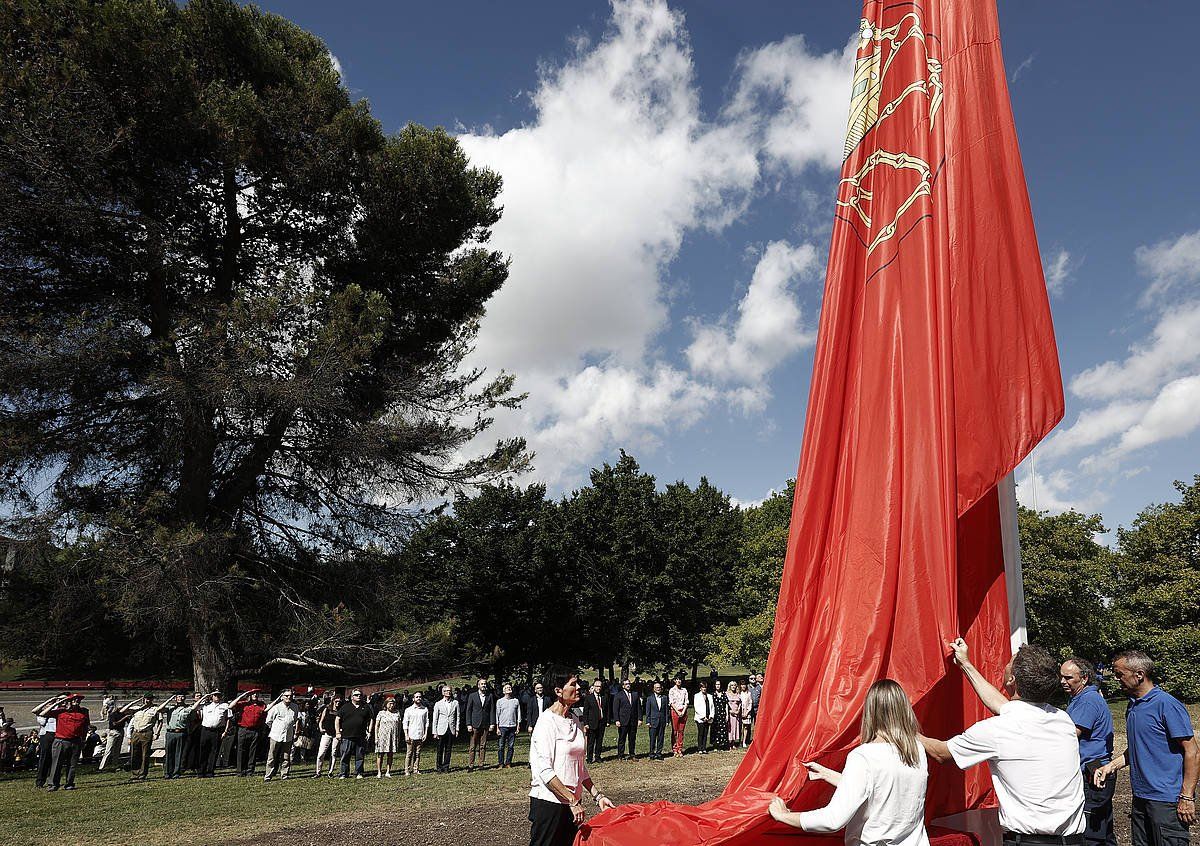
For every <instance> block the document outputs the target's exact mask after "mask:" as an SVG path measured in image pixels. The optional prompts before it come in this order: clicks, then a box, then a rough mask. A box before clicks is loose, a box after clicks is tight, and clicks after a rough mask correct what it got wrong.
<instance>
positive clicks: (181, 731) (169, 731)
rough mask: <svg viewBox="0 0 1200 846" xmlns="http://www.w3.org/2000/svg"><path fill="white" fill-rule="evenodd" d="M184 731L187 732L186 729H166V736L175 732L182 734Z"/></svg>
mask: <svg viewBox="0 0 1200 846" xmlns="http://www.w3.org/2000/svg"><path fill="white" fill-rule="evenodd" d="M185 731H187V729H167V733H168V734H175V733H177V732H178V733H180V734H182V733H183V732H185Z"/></svg>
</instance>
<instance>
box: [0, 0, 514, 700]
mask: <svg viewBox="0 0 1200 846" xmlns="http://www.w3.org/2000/svg"><path fill="white" fill-rule="evenodd" d="M499 190H500V179H499V177H498V176H497V175H496V174H495V173H492V172H490V171H487V170H484V169H479V168H474V167H471V166H470V164H469V162H468V161H467V159H466V157H465V155H464V154H463V152H462V150H461V149H460V148H459V146H458V144H457V142H456V141H455V140H454V139H453V138H452V137H450V136H449V135H447V134H446V133H445V132H443V131H441V130H428V129H424V128H421V127H419V126H412V125H410V126H408V127H406V128H405V129H403V130H401V131H400V132H399V133H398V134H396V135H393V136H388V135H385V134H384V133H383V132H382V130H381V128H380V125H379V123H378V122H377V121H376V120H375V119H374V118H373V117H372V116H371V114H370V111H369V109H368V106H367V104H366V102H365V101H361V100H360V101H358V102H352V101H351V100H350V98H349V96H348V94H347V92H346V89H345V88H344V87H343V86H342V84H341V81H340V79H339V77H338V74H337V72H336V71H335V70H334V68H333V66H332V63H331V58H330V55H329V52H328V50H327V49H326V48H325V46H324V45H323V44H322V43H321V41H320V40H319V39H317V38H316V37H314V36H312V35H310V34H309V33H307V32H305V31H303V30H301V29H300V28H298V27H296V26H295V25H293V24H292V23H290V22H288V21H287V20H284V19H282V18H279V17H276V16H273V15H268V14H264V13H263V12H261V11H259V10H257V9H256V8H254V7H252V6H245V7H243V6H239V5H238V4H237V3H235V2H232V0H194V2H191V3H189V4H188V5H186V6H184V7H179V6H177V5H176V4H175V3H173V2H171V0H108V2H91V0H14V2H10V3H5V4H3V5H2V6H0V424H2V428H0V474H2V475H0V497H2V498H3V509H2V510H0V519H3V523H4V525H3V526H0V529H3V530H4V531H6V532H7V533H9V534H12V535H14V536H19V537H35V536H36V537H40V538H42V539H44V540H45V541H46V542H47V543H48V544H55V543H57V544H59V545H62V544H72V545H74V546H79V547H80V548H81V549H83V550H84V554H81V555H78V556H74V558H73V560H75V561H77V562H78V564H77V566H81V567H87V568H89V569H90V571H91V572H93V573H94V574H95V579H96V584H97V590H98V591H100V592H101V596H99V597H98V599H99V600H101V601H104V602H106V603H108V604H109V605H110V607H112V608H114V609H118V610H119V612H120V615H121V618H122V619H124V620H125V621H127V622H128V624H129V625H130V626H131V630H136V631H147V630H149V631H154V632H156V633H157V635H156V636H159V637H178V638H179V639H180V640H181V641H182V642H184V643H186V646H187V648H188V649H189V650H190V653H191V655H192V660H193V670H194V675H195V682H196V684H197V685H198V686H199V687H201V688H205V689H208V688H211V687H215V686H217V685H219V684H221V683H225V682H227V681H228V680H229V679H230V678H231V677H233V676H236V675H239V674H246V673H251V672H254V671H257V670H259V669H261V667H262V666H263V665H264V664H269V663H272V662H275V663H278V662H283V663H289V664H297V665H307V666H313V667H323V668H328V669H338V668H345V669H353V668H358V669H371V670H376V671H381V672H382V671H384V670H386V669H388V668H389V667H396V666H398V662H400V663H402V662H403V661H404V660H405V655H406V654H407V653H406V650H409V651H411V650H413V649H417V648H419V646H418V645H415V644H413V643H412V642H411V641H410V640H406V639H405V638H404V637H402V636H400V635H399V634H393V633H389V632H386V631H385V632H379V631H373V630H372V628H373V627H372V626H367V625H366V624H365V623H364V613H365V612H362V611H359V612H357V613H356V612H355V610H354V609H355V607H356V603H359V604H360V605H361V604H362V602H365V601H366V600H368V599H369V598H370V597H369V594H370V593H371V592H372V591H373V590H374V586H373V585H372V583H371V580H372V578H373V576H372V574H371V573H370V571H369V568H367V569H366V570H364V568H363V567H362V566H361V565H360V564H357V563H354V562H355V561H360V560H361V558H360V557H359V556H357V554H356V553H357V551H359V550H361V549H362V548H363V547H364V546H365V545H367V544H369V543H371V542H378V541H386V540H387V539H389V538H392V537H395V536H396V535H398V534H403V532H404V530H405V527H406V522H407V520H408V519H409V515H410V514H411V512H410V510H409V509H408V508H406V507H405V506H406V505H407V504H409V503H412V502H415V501H418V500H420V499H422V498H425V497H429V496H433V495H438V494H442V493H444V492H446V491H447V490H452V489H455V488H458V487H460V486H462V485H464V484H471V483H478V482H487V481H491V480H494V479H497V478H499V477H502V476H504V475H505V474H507V473H508V472H510V471H512V470H513V469H516V468H519V467H520V466H521V465H522V464H523V463H524V462H525V460H526V455H525V452H524V444H523V443H522V442H520V441H506V442H502V443H498V444H497V445H496V446H495V448H494V449H490V450H484V451H483V453H484V454H483V455H482V457H479V458H476V459H471V460H465V459H462V458H460V456H461V455H462V453H463V447H464V446H466V445H467V444H468V442H469V441H471V440H472V439H473V438H474V437H475V436H477V435H479V434H480V433H481V432H482V431H483V430H484V429H485V428H486V427H487V425H488V424H489V422H490V419H489V417H488V411H489V409H491V408H494V407H495V406H496V405H498V404H512V403H514V402H516V398H514V397H513V396H512V395H511V387H512V381H511V379H510V378H508V377H507V376H504V375H503V374H501V376H500V377H498V378H494V379H490V380H489V379H485V378H483V377H482V374H481V373H479V372H471V371H466V370H464V369H463V367H462V362H463V359H464V356H465V355H466V353H467V352H468V351H469V348H470V344H471V341H472V338H473V335H474V333H475V331H476V327H477V321H478V319H479V317H480V316H481V314H482V313H483V309H484V304H485V303H486V301H487V300H488V298H489V297H491V296H492V294H493V293H495V291H496V290H497V289H498V288H499V287H500V285H501V284H502V283H503V282H504V280H505V277H506V273H507V263H506V260H505V259H504V257H503V256H501V255H500V254H498V253H496V252H494V251H491V250H489V249H487V248H486V246H485V244H486V241H487V238H488V231H489V228H490V227H491V226H492V225H493V224H495V222H496V221H497V220H498V219H499V215H500V210H499V208H498V207H497V205H496V198H497V195H498V193H499ZM69 581H70V580H64V583H68V582H69ZM325 606H329V608H325ZM147 626H149V627H150V628H149V629H147ZM29 637H30V638H31V640H32V639H35V638H36V637H37V633H36V632H32V633H30V635H29Z"/></svg>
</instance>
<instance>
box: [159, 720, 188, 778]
mask: <svg viewBox="0 0 1200 846" xmlns="http://www.w3.org/2000/svg"><path fill="white" fill-rule="evenodd" d="M186 746H187V732H183V731H168V732H167V740H166V752H167V757H166V758H165V759H164V760H163V774H164V775H165V776H166V777H167V778H179V777H180V776H181V775H183V752H184V747H186Z"/></svg>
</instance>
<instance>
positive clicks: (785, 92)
mask: <svg viewBox="0 0 1200 846" xmlns="http://www.w3.org/2000/svg"><path fill="white" fill-rule="evenodd" d="M857 44H858V40H857V37H856V38H855V39H853V40H852V41H851V42H850V43H849V44H848V45H847V46H846V48H845V49H844V50H842V51H840V52H838V51H835V52H830V53H821V54H814V53H811V52H809V49H808V45H807V43H806V42H805V40H804V36H803V35H791V36H788V37H787V38H784V39H783V40H781V41H777V42H775V43H773V44H768V45H766V46H764V47H760V48H759V49H757V50H752V51H749V52H746V53H743V54H742V56H740V57H739V59H738V70H739V72H740V79H739V82H738V87H737V90H736V92H735V93H734V95H733V98H732V99H731V101H730V103H729V105H728V106H727V107H726V110H725V115H726V117H727V119H730V120H733V121H736V122H742V123H750V124H756V125H758V126H760V131H761V133H762V135H761V139H762V140H761V144H762V148H763V153H764V155H765V157H766V159H767V161H768V162H769V163H771V164H773V165H778V166H783V167H786V168H788V169H790V170H792V171H794V172H799V171H802V170H804V169H805V168H806V167H808V166H809V165H818V166H824V167H827V168H838V167H841V164H842V146H843V143H844V141H845V137H846V116H847V113H848V110H849V104H850V92H849V83H850V71H851V68H852V67H853V65H854V54H855V48H856V46H857Z"/></svg>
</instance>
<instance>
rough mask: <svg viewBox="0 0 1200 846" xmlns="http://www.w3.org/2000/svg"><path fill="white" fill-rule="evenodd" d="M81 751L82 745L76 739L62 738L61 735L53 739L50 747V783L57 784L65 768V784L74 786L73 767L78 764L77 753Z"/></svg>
mask: <svg viewBox="0 0 1200 846" xmlns="http://www.w3.org/2000/svg"><path fill="white" fill-rule="evenodd" d="M82 751H83V747H82V745H81V744H80V743H79V742H77V741H74V740H63V739H62V738H61V737H56V738H55V739H54V745H53V746H52V747H50V783H51V784H52V785H54V786H55V787H58V786H59V783H60V782H61V780H62V775H63V770H64V769H65V770H66V771H67V785H66V786H67V787H74V786H75V768H76V767H78V766H79V753H80V752H82Z"/></svg>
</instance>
